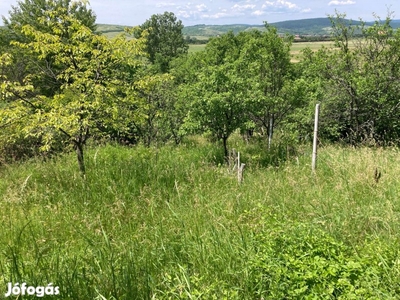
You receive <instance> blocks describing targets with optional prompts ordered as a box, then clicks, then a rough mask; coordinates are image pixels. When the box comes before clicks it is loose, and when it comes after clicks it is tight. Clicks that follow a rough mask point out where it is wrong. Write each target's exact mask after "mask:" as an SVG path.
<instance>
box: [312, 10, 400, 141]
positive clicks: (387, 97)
mask: <svg viewBox="0 0 400 300" xmlns="http://www.w3.org/2000/svg"><path fill="white" fill-rule="evenodd" d="M343 18H344V15H341V14H337V15H336V16H335V17H331V20H332V27H333V30H332V32H333V34H334V38H335V48H334V49H322V50H320V51H319V52H318V53H316V54H313V55H309V58H308V61H309V62H311V64H310V67H311V68H313V69H314V70H315V73H316V74H318V75H319V77H322V78H323V79H324V80H325V83H324V90H325V91H324V95H323V97H321V100H322V103H323V106H322V107H323V110H322V128H325V132H326V131H328V132H327V133H328V135H327V136H328V137H330V138H341V139H344V140H346V141H347V142H350V143H352V144H355V143H359V142H365V141H369V142H378V143H386V142H393V141H396V140H398V139H399V138H400V130H399V128H400V124H399V115H400V105H399V100H398V94H399V92H400V85H399V78H400V73H399V69H400V57H399V53H400V34H399V32H398V31H397V32H395V31H394V30H393V29H392V27H391V25H390V23H391V18H390V15H389V16H388V17H387V18H386V20H384V21H382V20H379V18H378V19H377V20H376V22H375V24H374V25H373V26H366V24H363V25H361V26H360V27H358V28H355V27H353V26H351V24H348V23H344V22H343ZM355 32H357V33H358V34H359V37H358V38H357V37H356V36H355V35H354V33H355ZM317 80H320V79H317ZM331 128H336V132H332V130H331ZM326 129H327V130H326Z"/></svg>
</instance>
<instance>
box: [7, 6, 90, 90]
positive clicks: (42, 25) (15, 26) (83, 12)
mask: <svg viewBox="0 0 400 300" xmlns="http://www.w3.org/2000/svg"><path fill="white" fill-rule="evenodd" d="M17 3H18V5H17V6H12V7H11V10H10V11H9V16H8V18H6V17H4V16H3V21H4V24H5V25H6V26H5V28H4V29H3V30H2V31H3V34H1V35H2V39H1V42H0V44H2V45H3V49H4V51H5V52H8V53H12V54H13V55H12V57H13V64H12V67H11V68H10V70H8V77H9V78H10V79H12V80H15V81H19V82H21V80H22V78H25V77H26V76H27V75H29V74H37V73H40V74H42V76H40V77H38V76H36V79H35V80H37V82H36V83H35V88H36V91H34V92H37V93H38V94H46V95H48V96H52V95H54V94H55V93H56V92H57V91H58V90H59V88H60V83H59V82H58V81H57V80H54V78H53V77H54V76H53V75H54V74H58V72H60V71H61V70H62V69H63V68H64V67H63V66H60V65H58V64H56V63H55V62H54V57H52V56H47V57H41V58H39V57H38V56H37V55H36V53H28V52H27V51H26V50H25V49H22V48H21V47H15V46H14V45H13V42H15V41H18V42H20V43H29V42H32V38H31V37H29V36H27V35H26V34H24V33H23V32H22V31H23V27H24V26H26V25H29V26H31V28H33V29H35V30H37V31H40V32H43V33H51V32H52V31H53V29H52V28H51V26H52V24H54V23H56V22H58V21H59V20H57V17H58V16H57V15H56V14H53V15H52V16H50V14H49V12H51V11H58V12H62V14H64V15H68V16H70V17H71V18H74V19H76V20H79V22H80V23H81V24H82V25H84V26H86V27H87V28H89V29H90V30H91V31H93V32H94V31H95V30H96V24H95V22H96V15H95V14H94V12H93V11H92V10H91V9H90V8H88V5H87V2H86V1H73V0H23V1H18V2H17ZM58 24H61V23H60V22H58ZM63 25H64V27H65V28H64V29H63V33H61V34H60V36H61V37H62V38H63V39H65V40H68V39H69V38H70V37H69V36H68V34H69V32H70V31H69V30H67V27H68V26H69V24H68V21H66V23H64V24H63ZM0 48H1V46H0ZM44 70H46V72H43V71H44Z"/></svg>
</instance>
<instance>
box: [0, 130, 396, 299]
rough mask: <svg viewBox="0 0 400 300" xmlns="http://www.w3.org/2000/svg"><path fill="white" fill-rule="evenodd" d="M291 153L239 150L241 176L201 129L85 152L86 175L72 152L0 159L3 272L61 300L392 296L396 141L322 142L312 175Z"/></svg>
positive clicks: (301, 157) (5, 278)
mask: <svg viewBox="0 0 400 300" xmlns="http://www.w3.org/2000/svg"><path fill="white" fill-rule="evenodd" d="M235 139H236V140H235ZM235 139H234V140H233V141H231V143H233V144H235V147H237V148H238V150H240V151H241V153H243V157H245V154H246V153H249V152H250V148H252V147H254V148H257V147H258V148H259V149H258V152H261V149H265V143H264V145H259V146H258V145H254V144H251V142H250V144H249V145H247V144H246V143H244V142H242V143H238V140H239V137H237V136H235ZM299 150H300V151H299V152H298V160H294V159H290V158H289V159H288V160H287V161H286V162H281V164H279V165H278V166H270V167H257V166H259V165H261V164H260V161H259V158H256V157H247V158H246V159H247V161H246V163H247V164H248V166H249V168H248V169H246V172H245V178H244V182H243V183H242V184H241V185H238V184H237V179H236V176H235V175H233V174H231V172H230V171H229V170H227V168H226V166H224V165H221V166H219V167H217V166H215V157H222V155H223V153H222V151H221V149H219V147H218V145H214V144H210V143H207V142H206V141H205V140H204V139H202V138H200V137H198V136H195V137H190V138H186V139H185V140H184V141H183V143H182V145H181V146H179V147H160V148H158V149H156V148H146V147H144V146H141V145H139V146H136V147H130V148H127V147H121V146H110V145H108V146H103V147H96V148H91V149H88V151H87V166H88V170H87V174H86V179H85V180H84V179H82V178H81V176H80V174H79V172H78V169H77V162H76V159H75V158H74V156H73V155H71V154H68V155H62V156H58V157H56V158H54V159H51V160H47V161H46V162H43V161H40V160H38V159H35V160H31V161H28V162H25V163H23V164H22V163H21V164H13V165H6V166H2V168H1V169H0V174H1V178H2V180H1V181H0V195H1V201H0V209H1V211H2V212H3V214H2V215H1V217H0V221H1V223H2V224H3V227H2V230H1V232H0V242H1V243H2V244H4V245H5V246H4V249H3V251H2V252H1V253H0V274H1V275H0V280H1V281H2V282H3V283H4V285H6V283H7V282H9V281H13V282H27V283H28V284H32V285H47V284H48V283H49V282H53V283H54V285H55V286H59V287H60V291H61V295H60V296H59V298H60V299H95V298H99V299H103V298H101V297H104V298H105V299H171V298H172V299H180V298H184V299H185V298H192V299H213V298H218V299H260V298H261V297H264V298H265V299H268V298H272V299H274V298H278V299H282V298H289V299H296V298H297V299H298V298H305V299H307V298H312V297H313V296H314V298H315V297H317V298H326V299H330V298H332V299H335V297H336V298H342V299H352V297H353V298H356V299H360V298H370V299H398V294H399V292H400V286H399V275H400V264H399V249H398V240H399V232H400V230H399V229H400V227H399V224H400V223H399V220H398V214H397V211H398V209H399V207H400V206H399V205H400V203H399V200H398V197H397V195H398V187H399V184H400V182H399V178H398V176H396V174H398V171H399V167H398V166H399V157H400V156H399V150H398V149H397V148H388V149H378V150H377V149H370V148H358V149H354V148H338V147H326V148H323V149H321V151H320V152H319V158H320V163H319V165H318V167H319V169H318V172H317V174H315V175H314V176H311V174H310V168H309V152H310V151H309V150H306V151H305V152H303V151H301V149H299ZM253 151H254V152H255V153H256V152H257V151H256V150H253ZM375 166H379V168H380V169H381V170H382V173H383V175H382V178H381V181H380V182H379V183H378V184H376V183H375V182H374V180H373V170H374V168H375ZM274 279H276V280H274ZM306 285H307V287H306ZM268 286H269V288H268ZM285 287H286V288H285ZM318 292H320V293H321V294H320V295H318V294H316V293H318ZM271 293H273V294H271ZM271 295H275V296H276V297H273V296H271ZM324 296H326V297H324ZM354 296H355V297H354Z"/></svg>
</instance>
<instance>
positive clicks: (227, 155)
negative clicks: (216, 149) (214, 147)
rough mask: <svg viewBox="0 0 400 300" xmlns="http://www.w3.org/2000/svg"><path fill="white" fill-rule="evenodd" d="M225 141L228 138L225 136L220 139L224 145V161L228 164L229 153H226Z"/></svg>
mask: <svg viewBox="0 0 400 300" xmlns="http://www.w3.org/2000/svg"><path fill="white" fill-rule="evenodd" d="M227 141H228V137H227V136H223V137H222V142H223V144H224V155H225V160H226V161H227V163H228V164H229V153H228V145H227Z"/></svg>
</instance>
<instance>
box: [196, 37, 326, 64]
mask: <svg viewBox="0 0 400 300" xmlns="http://www.w3.org/2000/svg"><path fill="white" fill-rule="evenodd" d="M205 46H206V45H189V53H190V52H198V51H202V50H204V49H205ZM323 46H324V47H331V46H333V42H330V41H328V42H300V43H293V45H292V48H291V51H290V54H291V56H292V62H298V61H299V60H300V59H301V50H303V49H304V48H306V47H309V48H311V49H312V50H313V51H317V50H319V49H320V48H321V47H323Z"/></svg>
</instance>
